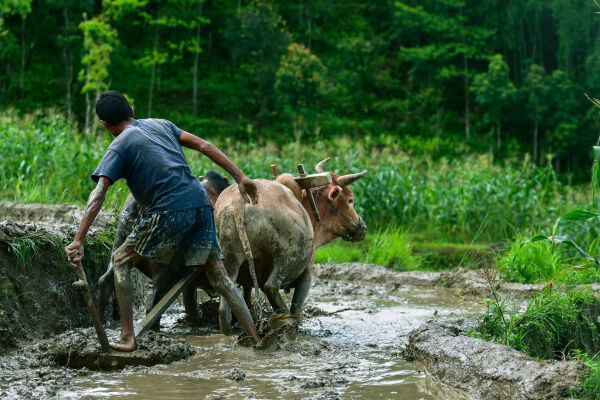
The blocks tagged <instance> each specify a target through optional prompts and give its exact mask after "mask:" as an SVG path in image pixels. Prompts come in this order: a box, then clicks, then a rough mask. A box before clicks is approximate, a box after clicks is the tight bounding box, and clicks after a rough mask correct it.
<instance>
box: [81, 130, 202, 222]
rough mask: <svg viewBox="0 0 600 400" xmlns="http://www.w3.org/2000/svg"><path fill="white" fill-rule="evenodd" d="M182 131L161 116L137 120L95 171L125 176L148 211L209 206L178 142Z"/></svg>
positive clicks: (155, 211)
mask: <svg viewBox="0 0 600 400" xmlns="http://www.w3.org/2000/svg"><path fill="white" fill-rule="evenodd" d="M181 132H182V130H181V129H179V128H177V127H176V126H175V125H174V124H173V123H172V122H170V121H167V120H161V119H153V118H149V119H142V120H136V121H134V122H133V123H132V124H131V125H129V126H127V128H125V130H123V132H121V134H119V136H117V138H115V139H114V140H113V142H112V143H111V144H110V146H109V147H108V150H107V151H106V154H105V155H104V158H103V159H102V161H101V162H100V164H99V165H98V168H96V171H95V172H94V173H93V174H92V179H94V180H95V181H97V180H98V178H99V177H100V176H101V175H104V176H107V177H109V178H111V179H112V180H113V181H117V180H118V179H120V178H125V180H126V183H127V186H128V187H129V189H130V190H131V193H132V194H133V196H134V197H135V199H136V201H137V202H138V203H139V204H140V205H141V206H142V207H143V208H145V210H146V212H151V213H163V212H168V211H177V210H184V209H189V208H197V207H202V206H206V205H209V206H210V202H209V201H208V199H207V197H206V192H205V191H204V188H203V187H202V185H200V182H199V181H198V179H197V178H196V177H195V176H194V174H193V173H192V171H191V170H190V168H189V165H188V162H187V160H186V158H185V155H184V153H183V150H182V148H181V146H180V144H179V137H180V135H181Z"/></svg>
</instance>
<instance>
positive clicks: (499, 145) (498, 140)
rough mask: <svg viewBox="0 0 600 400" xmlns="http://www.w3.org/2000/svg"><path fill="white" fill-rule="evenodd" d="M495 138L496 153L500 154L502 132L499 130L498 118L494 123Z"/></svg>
mask: <svg viewBox="0 0 600 400" xmlns="http://www.w3.org/2000/svg"><path fill="white" fill-rule="evenodd" d="M496 139H497V145H498V155H500V150H501V149H502V133H501V132H500V120H498V121H497V123H496Z"/></svg>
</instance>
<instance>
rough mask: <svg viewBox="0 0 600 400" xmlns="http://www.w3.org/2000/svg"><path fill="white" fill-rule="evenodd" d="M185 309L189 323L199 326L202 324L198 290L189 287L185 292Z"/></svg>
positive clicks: (183, 294)
mask: <svg viewBox="0 0 600 400" xmlns="http://www.w3.org/2000/svg"><path fill="white" fill-rule="evenodd" d="M182 296H183V307H184V308H185V314H186V316H187V323H188V324H190V325H194V326H197V325H199V324H200V311H199V310H198V290H197V289H196V287H195V286H193V285H189V286H188V287H186V288H185V289H184V290H183V293H182Z"/></svg>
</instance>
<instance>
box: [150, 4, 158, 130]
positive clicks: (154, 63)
mask: <svg viewBox="0 0 600 400" xmlns="http://www.w3.org/2000/svg"><path fill="white" fill-rule="evenodd" d="M159 13H160V9H159ZM158 31H159V25H158V23H157V24H156V31H155V32H154V51H153V55H152V57H153V59H152V73H151V74H150V87H149V88H148V118H150V117H152V95H153V94H154V80H155V78H156V64H157V61H158V60H157V59H156V55H157V53H158V38H159V35H158V33H159V32H158Z"/></svg>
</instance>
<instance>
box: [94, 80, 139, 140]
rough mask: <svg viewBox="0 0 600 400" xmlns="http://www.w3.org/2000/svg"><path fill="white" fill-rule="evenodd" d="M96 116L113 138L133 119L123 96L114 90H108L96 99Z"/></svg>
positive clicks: (131, 110)
mask: <svg viewBox="0 0 600 400" xmlns="http://www.w3.org/2000/svg"><path fill="white" fill-rule="evenodd" d="M96 114H98V118H99V119H100V122H102V125H104V126H105V127H106V128H107V129H108V130H109V131H110V132H111V133H112V134H113V135H115V136H117V135H118V134H119V133H121V132H122V131H123V129H125V127H126V126H127V125H129V123H130V121H131V120H132V119H133V117H134V114H133V108H132V107H131V105H130V104H129V102H128V101H127V99H126V98H125V96H123V95H122V94H121V93H119V92H117V91H116V90H109V91H108V92H104V93H102V94H101V95H100V96H99V97H98V101H97V102H96Z"/></svg>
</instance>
